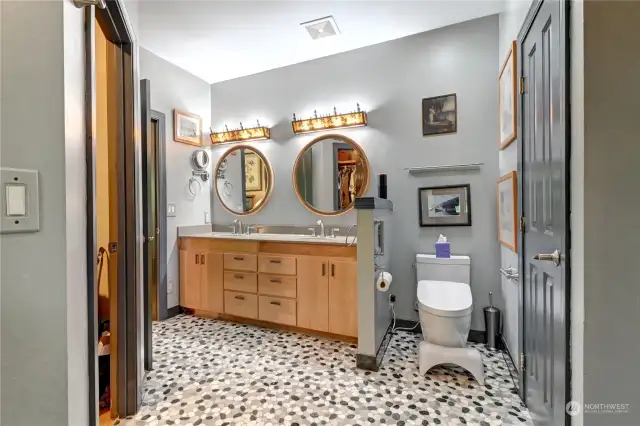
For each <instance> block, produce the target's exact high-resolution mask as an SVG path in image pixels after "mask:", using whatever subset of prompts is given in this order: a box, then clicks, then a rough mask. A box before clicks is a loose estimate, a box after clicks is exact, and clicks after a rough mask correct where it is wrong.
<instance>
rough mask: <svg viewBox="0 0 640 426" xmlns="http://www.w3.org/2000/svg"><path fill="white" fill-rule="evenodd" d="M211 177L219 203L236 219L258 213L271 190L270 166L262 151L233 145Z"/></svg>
mask: <svg viewBox="0 0 640 426" xmlns="http://www.w3.org/2000/svg"><path fill="white" fill-rule="evenodd" d="M214 176H215V181H216V182H215V185H214V188H215V191H216V196H217V197H218V200H219V201H220V204H222V207H224V208H225V210H227V211H228V212H229V213H233V214H234V215H238V216H245V215H250V214H254V213H256V212H258V211H260V209H262V208H263V207H264V206H265V204H266V203H267V200H268V199H269V196H270V195H271V191H272V190H273V183H274V175H273V170H272V168H271V164H269V161H268V160H267V158H266V157H265V156H264V154H263V153H262V152H260V151H259V150H258V149H256V148H254V147H252V146H249V145H236V146H234V147H232V148H230V149H229V150H227V151H226V152H225V153H224V154H222V157H221V158H220V160H219V161H218V165H217V166H216V171H215V174H214Z"/></svg>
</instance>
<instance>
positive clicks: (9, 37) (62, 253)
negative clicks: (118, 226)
mask: <svg viewBox="0 0 640 426" xmlns="http://www.w3.org/2000/svg"><path fill="white" fill-rule="evenodd" d="M0 10H1V13H0V15H1V17H0V31H1V36H0V38H1V44H0V52H1V62H2V65H1V73H0V74H1V88H2V96H1V99H2V101H1V110H2V116H1V124H0V128H1V133H0V134H1V145H0V158H1V165H2V166H3V167H16V168H28V169H37V170H39V172H40V176H39V179H40V231H39V232H37V233H31V234H14V235H2V236H0V250H1V257H0V264H1V265H2V267H1V272H0V274H1V275H0V282H1V287H0V300H1V304H0V324H1V332H0V336H1V339H2V341H1V345H0V346H1V351H0V359H1V362H0V367H1V368H0V374H1V405H2V413H1V417H0V424H2V425H8V426H9V425H10V426H22V425H24V426H31V425H35V424H42V422H43V419H46V421H45V422H46V424H48V425H52V426H63V425H64V426H66V425H72V426H75V425H78V426H85V425H86V424H88V404H87V394H88V374H87V369H88V367H87V312H86V306H87V305H86V297H87V296H86V262H85V251H86V247H85V238H86V237H85V235H86V234H85V227H86V210H85V165H84V164H85V160H84V152H85V136H84V121H83V120H84V114H83V108H84V83H83V82H84V49H83V22H84V19H83V11H82V10H79V9H77V8H76V7H75V6H73V4H72V3H71V2H67V1H65V2H62V1H56V2H24V1H17V2H9V1H3V2H0ZM26 22H28V23H29V25H25V23H26ZM34 29H37V31H34Z"/></svg>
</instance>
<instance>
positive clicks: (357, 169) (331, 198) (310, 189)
mask: <svg viewBox="0 0 640 426" xmlns="http://www.w3.org/2000/svg"><path fill="white" fill-rule="evenodd" d="M370 174H371V167H370V165H369V160H368V159H367V156H366V155H365V153H364V151H363V150H362V148H361V147H360V145H358V144H357V143H356V142H355V141H353V140H352V139H349V138H348V137H346V136H342V135H336V134H331V135H324V136H320V137H318V138H316V139H314V140H312V141H311V142H309V143H308V144H307V145H306V146H305V147H304V148H302V150H301V151H300V154H298V158H297V159H296V162H295V164H294V166H293V187H294V189H295V191H296V195H297V196H298V199H299V200H300V202H301V203H302V204H303V205H304V206H305V207H306V208H307V209H308V210H309V211H311V212H313V213H315V214H318V215H321V216H337V215H341V214H344V213H346V212H348V211H350V210H351V209H352V208H353V205H354V202H355V199H356V197H362V196H363V195H364V194H365V193H366V192H367V189H368V188H369V181H370Z"/></svg>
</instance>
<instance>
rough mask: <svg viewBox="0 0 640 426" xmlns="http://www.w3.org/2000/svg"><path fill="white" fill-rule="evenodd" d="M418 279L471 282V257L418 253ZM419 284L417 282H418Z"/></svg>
mask: <svg viewBox="0 0 640 426" xmlns="http://www.w3.org/2000/svg"><path fill="white" fill-rule="evenodd" d="M416 271H417V277H418V281H422V280H430V281H455V282H458V283H465V284H471V258H470V257H469V256H453V255H451V257H450V258H442V257H436V255H435V254H417V255H416ZM416 284H417V283H416Z"/></svg>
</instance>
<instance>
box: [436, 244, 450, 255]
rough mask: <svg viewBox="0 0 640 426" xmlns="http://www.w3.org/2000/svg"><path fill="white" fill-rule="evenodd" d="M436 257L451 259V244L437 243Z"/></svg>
mask: <svg viewBox="0 0 640 426" xmlns="http://www.w3.org/2000/svg"><path fill="white" fill-rule="evenodd" d="M436 257H444V258H450V257H451V244H449V242H446V243H436Z"/></svg>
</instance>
